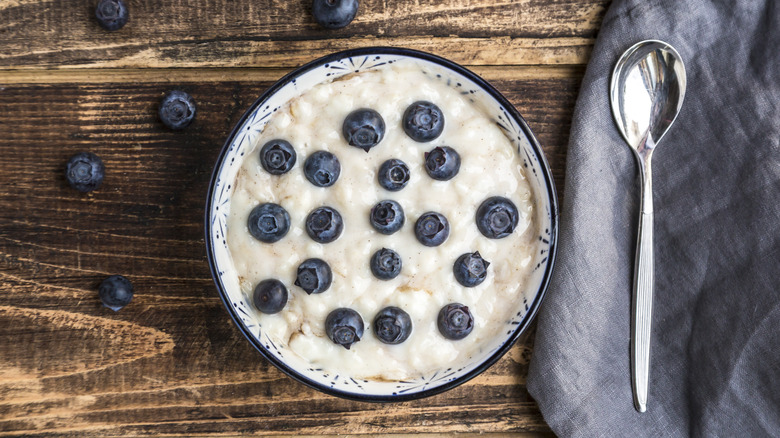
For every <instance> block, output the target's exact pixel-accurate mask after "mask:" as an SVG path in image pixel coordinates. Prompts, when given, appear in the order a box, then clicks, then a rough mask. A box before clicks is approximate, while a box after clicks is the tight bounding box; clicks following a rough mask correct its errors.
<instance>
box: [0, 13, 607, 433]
mask: <svg viewBox="0 0 780 438" xmlns="http://www.w3.org/2000/svg"><path fill="white" fill-rule="evenodd" d="M95 3H96V1H95V0H89V1H74V0H48V1H44V0H0V150H1V151H2V152H3V156H2V159H0V259H1V260H2V262H1V263H0V287H1V288H2V293H1V294H0V435H24V436H73V437H82V436H85V435H100V436H108V435H110V436H132V435H155V436H156V435H166V436H169V435H192V434H194V435H220V436H225V435H244V434H257V435H295V436H301V435H304V436H326V435H336V434H350V435H360V434H382V436H389V435H392V436H396V437H400V436H408V435H407V434H422V433H424V434H430V435H429V436H449V435H451V434H454V433H456V432H457V433H462V434H463V435H460V436H472V435H476V434H482V433H486V434H495V435H496V436H504V435H508V434H519V435H534V436H535V435H538V434H541V435H547V434H549V433H550V431H549V429H548V427H547V426H546V424H545V423H544V420H543V419H542V416H541V415H540V413H539V411H538V409H537V407H536V405H535V403H534V401H533V399H531V397H530V396H529V395H528V393H527V391H526V388H525V376H526V372H527V365H528V360H529V357H530V354H531V350H532V345H533V329H532V330H530V332H529V333H527V334H526V335H525V336H524V337H523V338H522V339H521V341H520V342H518V344H517V345H516V346H515V347H514V348H513V349H512V350H511V351H510V352H509V353H508V354H507V355H506V356H505V357H504V358H503V359H501V360H500V361H499V362H498V363H497V364H495V365H494V366H493V367H492V368H490V369H489V370H488V371H487V372H485V373H484V374H482V375H481V376H480V377H478V378H476V379H474V380H473V381H471V382H470V383H468V384H466V385H463V386H461V387H458V388H456V389H454V390H452V391H449V392H447V393H445V394H442V395H438V396H435V397H431V398H427V399H424V400H419V401H414V402H408V403H401V404H385V405H381V404H367V403H357V402H351V401H345V400H341V399H337V398H334V397H330V396H326V395H324V394H321V393H319V392H317V391H314V390H311V389H309V388H308V387H306V386H304V385H302V384H299V383H297V382H295V381H294V380H292V379H290V378H289V377H287V376H285V375H284V374H282V373H281V372H280V371H278V370H277V369H276V368H274V367H273V366H271V365H269V364H268V363H267V362H266V361H265V360H264V359H263V358H262V357H261V356H260V354H259V353H258V352H256V351H255V350H254V349H253V348H252V347H251V345H250V344H249V343H248V342H247V341H246V340H245V339H244V338H243V336H242V335H241V334H240V333H239V331H238V330H237V329H236V327H234V325H233V322H232V321H231V320H230V318H229V317H228V314H227V312H226V311H225V309H224V308H223V305H222V302H221V301H220V299H219V297H218V296H217V292H216V289H215V286H214V283H213V281H212V279H211V276H210V274H209V269H208V266H207V263H206V256H205V246H204V239H203V220H202V218H203V209H204V203H205V198H206V189H207V185H208V181H209V176H210V174H211V170H212V167H213V165H214V161H215V159H216V157H217V154H218V153H219V150H220V148H221V146H222V144H223V143H224V141H225V139H226V137H227V135H228V133H229V131H230V129H231V127H232V126H233V124H234V123H236V122H237V120H238V119H239V117H240V116H241V115H242V113H243V112H244V111H245V110H246V109H247V108H248V107H249V106H250V104H251V103H252V102H253V101H254V100H255V99H256V98H257V97H258V96H259V95H260V94H261V93H262V92H263V90H265V89H266V88H267V87H268V86H269V85H270V84H271V83H273V82H274V81H275V80H276V79H278V78H279V77H281V76H282V75H283V74H284V73H286V72H288V71H290V70H291V69H292V68H294V67H296V66H299V65H301V64H302V63H305V62H307V61H310V60H312V59H315V58H317V57H319V56H322V55H324V54H327V53H329V52H333V51H336V50H341V49H346V48H354V47H363V46H373V45H387V46H403V47H409V48H414V49H420V50H425V51H429V52H432V53H435V54H438V55H441V56H445V57H448V58H450V59H452V60H454V61H456V62H458V63H461V64H464V65H466V66H468V67H469V68H471V69H472V70H474V71H475V72H477V73H478V74H480V75H482V76H483V77H485V78H486V79H488V80H489V81H490V82H491V83H492V84H494V85H495V86H496V87H497V88H498V89H499V90H500V91H501V92H503V93H504V94H505V95H506V96H507V97H508V98H509V100H510V101H511V102H512V103H513V104H515V105H516V106H517V108H518V109H519V110H520V112H521V113H522V114H523V115H524V116H525V117H526V119H527V120H528V123H529V124H530V126H531V128H532V129H533V130H534V131H535V132H536V134H537V135H538V137H539V140H540V141H541V143H542V145H543V146H544V150H545V152H546V154H547V157H548V159H549V162H550V165H551V167H552V170H553V173H554V175H555V182H556V184H558V190H559V194H560V188H561V187H562V183H563V172H564V161H565V155H566V145H567V140H568V132H569V126H570V122H571V115H572V110H573V106H574V102H575V98H576V95H577V89H578V85H579V82H580V80H581V77H582V75H583V72H584V64H585V63H586V62H587V60H588V56H589V53H590V50H591V48H592V45H593V42H594V38H595V35H596V30H597V28H598V26H599V23H600V22H601V19H602V17H603V15H604V11H605V9H606V7H607V3H608V0H581V1H574V0H515V1H512V0H510V1H500V0H472V1H469V0H436V1H427V2H420V1H397V2H388V1H379V0H363V1H362V2H361V5H360V12H359V14H358V17H357V19H356V20H355V21H354V22H353V23H352V24H351V25H350V26H348V27H347V28H346V29H341V30H337V31H326V30H323V29H320V28H318V27H317V25H316V24H315V23H314V21H313V19H312V18H311V15H310V1H308V0H190V1H151V0H147V1H142V0H129V4H130V9H131V12H130V13H131V19H130V22H129V23H128V25H127V26H126V27H125V28H123V29H121V30H120V31H118V32H113V33H110V32H106V31H104V30H102V29H101V28H100V27H99V26H98V25H97V22H96V21H95V19H94V15H93V8H94V4H95ZM173 88H181V89H183V90H185V91H187V92H189V93H191V94H192V95H193V96H194V97H195V99H196V100H197V103H198V116H197V120H196V121H195V123H194V124H193V125H192V126H191V127H190V128H188V129H187V130H185V131H183V132H172V131H169V130H167V129H165V128H164V127H163V126H162V125H161V124H160V123H159V121H158V120H157V116H156V109H157V104H158V102H159V100H160V98H161V96H162V95H163V93H164V92H165V91H167V90H170V89H173ZM80 151H92V152H94V153H96V154H98V155H100V156H101V157H102V158H103V160H104V162H105V164H106V166H107V176H106V180H105V183H104V185H103V187H102V188H101V189H100V190H98V191H95V192H93V193H90V194H88V195H82V194H80V193H78V192H76V191H74V190H72V189H70V188H69V187H68V186H67V184H66V182H65V178H64V165H65V162H66V161H67V159H68V158H69V157H70V156H71V155H73V154H74V153H76V152H80ZM110 274H124V275H126V276H127V277H129V278H130V279H131V280H132V281H133V283H134V284H135V287H136V296H135V298H134V300H133V302H132V303H131V304H130V305H129V306H128V307H126V308H125V309H123V310H122V311H120V312H118V313H114V312H112V311H110V310H108V309H106V308H103V307H101V305H100V302H99V300H98V297H97V292H96V288H97V285H98V284H99V282H100V281H101V280H102V279H103V278H105V277H106V276H108V275H110ZM488 436H491V435H488Z"/></svg>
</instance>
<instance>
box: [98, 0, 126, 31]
mask: <svg viewBox="0 0 780 438" xmlns="http://www.w3.org/2000/svg"><path fill="white" fill-rule="evenodd" d="M95 18H97V21H98V23H99V24H100V26H101V27H102V28H103V29H105V30H110V31H114V30H119V29H121V28H122V27H123V26H124V25H125V24H127V20H128V18H130V13H129V11H128V9H127V4H125V2H124V0H100V2H99V3H98V5H97V7H96V8H95Z"/></svg>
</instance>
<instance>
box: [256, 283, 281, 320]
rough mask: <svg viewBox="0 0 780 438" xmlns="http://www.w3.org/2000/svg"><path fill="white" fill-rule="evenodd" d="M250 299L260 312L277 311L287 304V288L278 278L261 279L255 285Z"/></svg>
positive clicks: (270, 313)
mask: <svg viewBox="0 0 780 438" xmlns="http://www.w3.org/2000/svg"><path fill="white" fill-rule="evenodd" d="M252 301H253V302H254V304H255V308H256V309H257V310H259V311H260V312H263V313H265V314H268V315H272V314H274V313H279V312H281V311H282V309H284V306H285V304H287V288H286V287H284V284H282V282H281V281H279V280H275V279H269V280H263V281H261V282H260V283H258V284H257V286H256V287H255V293H254V294H253V295H252Z"/></svg>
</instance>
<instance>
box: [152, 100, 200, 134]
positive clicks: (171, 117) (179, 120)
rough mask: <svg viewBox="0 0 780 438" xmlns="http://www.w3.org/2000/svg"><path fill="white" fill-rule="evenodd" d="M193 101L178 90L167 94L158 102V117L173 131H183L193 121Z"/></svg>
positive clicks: (194, 111) (194, 109)
mask: <svg viewBox="0 0 780 438" xmlns="http://www.w3.org/2000/svg"><path fill="white" fill-rule="evenodd" d="M196 112H197V111H196V108H195V99H193V98H192V96H190V95H189V94H187V93H185V92H184V91H180V90H173V91H170V92H168V93H167V94H166V95H165V96H164V97H163V98H162V100H161V101H160V109H159V110H158V115H159V116H160V121H162V122H163V124H164V125H165V126H167V127H168V128H170V129H173V130H176V131H178V130H181V129H184V128H186V127H188V126H190V124H191V123H192V121H193V120H195V114H196Z"/></svg>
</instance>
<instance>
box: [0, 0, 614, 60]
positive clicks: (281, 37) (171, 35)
mask: <svg viewBox="0 0 780 438" xmlns="http://www.w3.org/2000/svg"><path fill="white" fill-rule="evenodd" d="M608 3H609V0H557V1H549V0H479V1H470V0H441V1H436V2H388V1H385V0H364V1H362V2H361V6H360V8H361V9H360V13H359V14H358V17H357V18H356V20H355V21H354V22H353V23H352V24H350V25H349V26H348V27H347V28H345V29H341V30H336V31H327V30H325V29H321V28H319V27H318V26H317V25H316V23H315V22H314V20H313V18H312V17H311V13H310V11H309V9H310V1H309V0H296V1H288V0H265V1H252V2H238V1H233V0H192V1H188V2H182V1H176V2H162V3H159V4H158V2H141V1H135V2H130V10H131V12H130V14H131V15H130V17H131V18H130V22H129V23H128V24H127V25H126V26H125V27H124V28H123V29H121V30H120V31H118V32H113V33H110V32H106V31H104V30H102V29H101V28H100V27H99V26H98V25H97V23H96V21H95V19H94V17H93V15H94V12H93V10H92V5H93V2H91V1H90V2H73V1H68V0H6V1H4V2H0V43H1V44H0V45H1V46H2V47H3V50H2V53H0V68H17V69H18V68H27V67H30V68H37V67H42V66H43V67H58V66H68V67H137V68H144V67H203V66H220V67H228V66H229V67H254V66H264V67H291V66H296V65H300V64H301V63H302V62H304V61H305V60H310V59H313V58H315V57H317V56H321V55H324V54H326V53H329V52H333V51H336V50H343V49H347V48H355V47H366V46H375V45H389V46H401V47H409V48H414V49H419V50H425V51H430V52H433V53H436V54H439V55H442V56H446V57H449V58H451V59H453V60H454V61H456V62H460V63H464V64H469V65H488V64H502V65H533V64H582V63H584V62H585V61H586V60H587V57H588V54H589V52H590V48H591V46H592V43H593V39H594V38H595V35H596V28H597V26H598V23H599V22H600V21H601V18H602V17H603V14H604V12H605V9H606V5H607V4H608Z"/></svg>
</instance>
